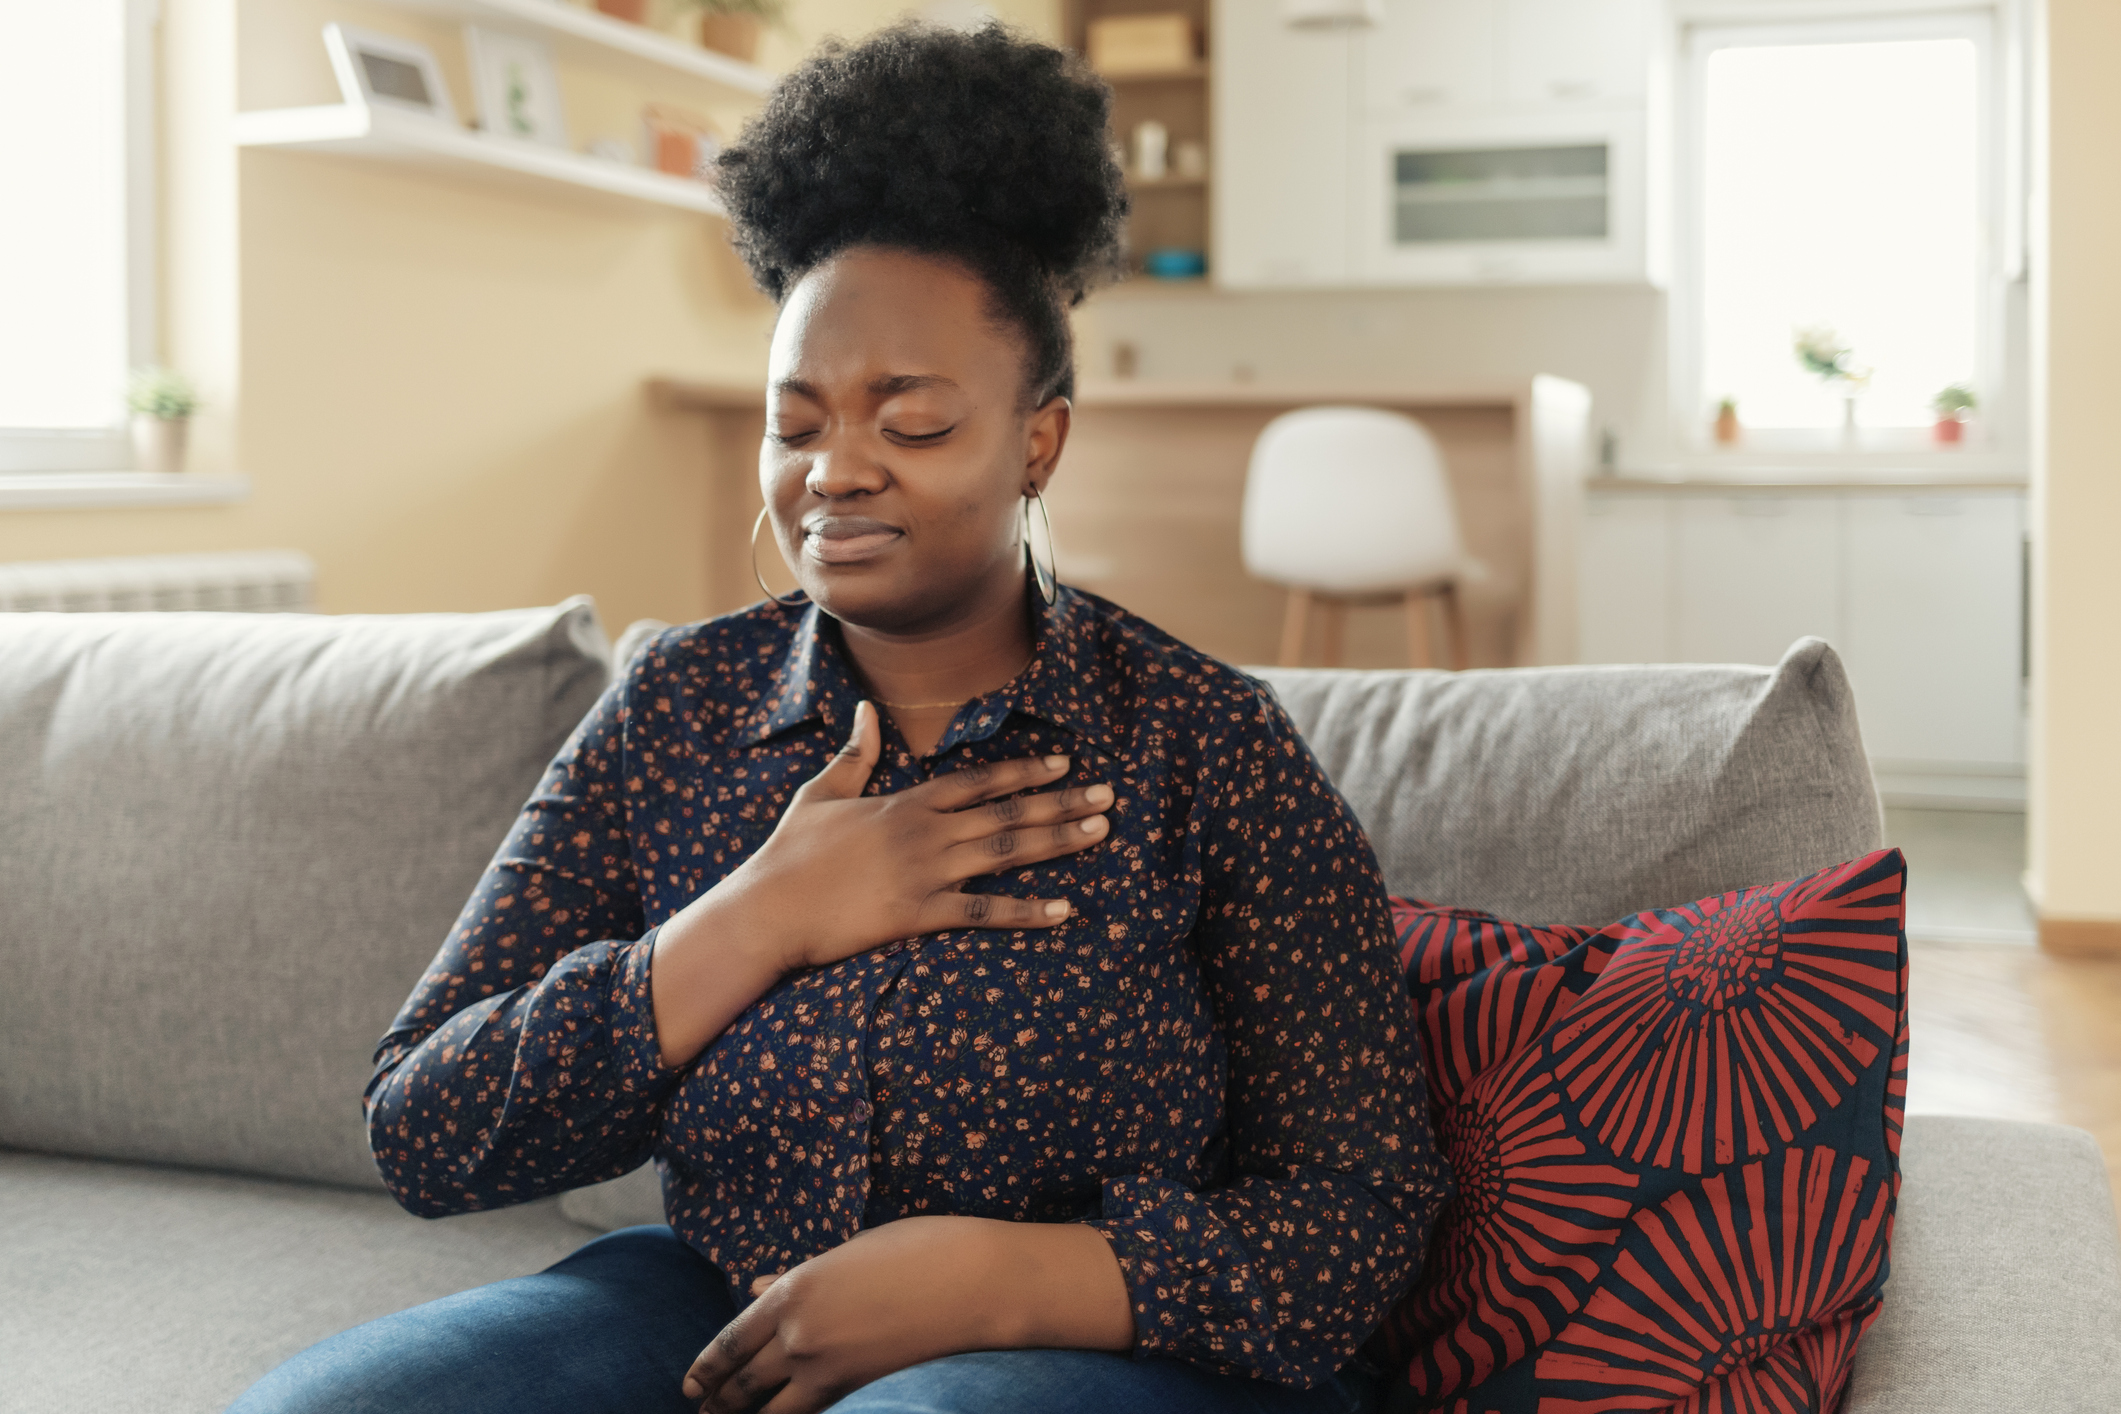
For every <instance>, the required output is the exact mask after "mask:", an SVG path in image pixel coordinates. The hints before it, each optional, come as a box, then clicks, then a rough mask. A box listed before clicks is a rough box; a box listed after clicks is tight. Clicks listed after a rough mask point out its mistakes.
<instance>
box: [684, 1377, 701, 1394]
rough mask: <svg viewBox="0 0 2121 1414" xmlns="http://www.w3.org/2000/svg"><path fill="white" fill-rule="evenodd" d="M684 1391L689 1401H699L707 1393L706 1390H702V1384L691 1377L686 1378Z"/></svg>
mask: <svg viewBox="0 0 2121 1414" xmlns="http://www.w3.org/2000/svg"><path fill="white" fill-rule="evenodd" d="M684 1389H685V1397H686V1398H687V1399H698V1398H699V1397H700V1396H701V1395H702V1394H705V1393H706V1391H705V1390H703V1389H701V1388H700V1382H699V1381H698V1380H696V1379H694V1378H693V1377H692V1376H690V1375H687V1376H686V1377H685V1385H684Z"/></svg>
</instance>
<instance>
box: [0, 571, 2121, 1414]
mask: <svg viewBox="0 0 2121 1414" xmlns="http://www.w3.org/2000/svg"><path fill="white" fill-rule="evenodd" d="M606 674H607V663H606V647H605V643H604V639H603V636H602V634H601V633H600V632H599V630H598V628H597V625H596V621H595V617H594V614H593V612H592V611H591V610H590V608H589V606H588V605H587V604H586V603H582V602H574V603H569V604H565V605H561V606H558V607H556V608H551V609H538V610H524V611H519V612H514V613H506V614H487V615H477V616H417V617H405V618H392V619H381V618H315V617H306V616H247V615H209V614H198V615H185V614H142V615H87V614H84V615H59V614H16V615H6V614H0V1411H6V1414H16V1411H22V1414H28V1412H29V1411H36V1414H65V1412H66V1411H76V1410H80V1411H89V1410H94V1411H99V1414H101V1411H107V1410H110V1409H115V1408H120V1407H130V1406H135V1405H144V1406H148V1407H153V1408H156V1409H161V1410H169V1411H174V1414H194V1412H195V1411H196V1414H208V1411H213V1410H218V1409H219V1408H221V1407H222V1406H223V1405H224V1404H225V1403H226V1402H227V1401H228V1400H229V1399H230V1398H231V1397H232V1396H234V1395H235V1394H236V1393H237V1392H239V1391H240V1390H241V1389H243V1388H244V1387H245V1386H246V1385H248V1384H249V1383H250V1382H251V1381H252V1380H253V1379H255V1378H256V1377H257V1376H258V1375H259V1374H261V1373H262V1372H263V1371H265V1370H266V1369H268V1368H269V1367H271V1366H272V1365H273V1364H275V1363H276V1362H278V1361H279V1360H281V1359H282V1358H284V1357H285V1356H287V1355H289V1354H292V1353H293V1352H294V1351H296V1350H298V1349H300V1348H302V1347H303V1346H305V1345H308V1344H309V1343H311V1342H312V1341H315V1340H317V1339H319V1338H321V1337H323V1336H325V1335H328V1334H330V1333H331V1332H333V1331H336V1330H339V1329H341V1328H343V1327H345V1326H348V1325H351V1324H353V1323H355V1322H358V1321H362V1320H366V1319H368V1318H370V1317H373V1316H377V1315H380V1314H383V1313H385V1312H388V1311H392V1310H396V1309H399V1308H402V1307H404V1306H407V1305H410V1304H412V1303H415V1302H419V1301H424V1300H427V1299H430V1298H432V1297H436V1296H440V1295H443V1294H445V1293H448V1292H452V1291H457V1290H461V1289H463V1288H465V1287H468V1286H472V1285H475V1284H478V1283H481V1282H486V1281H491V1280H495V1279H498V1278H501V1277H506V1276H511V1275H515V1274H518V1273H522V1272H525V1271H529V1270H532V1269H535V1268H537V1267H539V1266H541V1265H543V1264H545V1263H547V1262H550V1261H552V1260H554V1259H555V1258H557V1257H559V1256H560V1255H562V1254H563V1253H565V1252H567V1251H569V1250H571V1249H572V1248H573V1247H574V1246H576V1245H578V1244H579V1243H580V1242H582V1241H584V1240H585V1239H586V1238H587V1237H588V1236H589V1228H590V1227H592V1226H598V1225H607V1224H615V1223H619V1222H624V1221H627V1220H629V1219H631V1218H633V1217H636V1216H644V1215H646V1214H652V1213H653V1211H654V1194H653V1191H652V1181H651V1180H650V1178H649V1171H648V1170H645V1169H644V1170H641V1171H640V1172H639V1173H637V1174H636V1175H633V1176H630V1177H629V1178H627V1179H622V1180H619V1181H618V1182H617V1183H615V1184H610V1185H604V1186H603V1187H602V1188H601V1189H599V1190H591V1191H585V1192H583V1193H577V1194H571V1195H568V1197H567V1198H566V1199H564V1200H560V1201H554V1200H546V1201H543V1202H538V1203H532V1204H528V1205H526V1206H524V1207H522V1208H518V1209H514V1210H510V1211H506V1212H498V1213H488V1214H480V1215H475V1216H471V1217H462V1218H452V1219H448V1220H445V1221H441V1222H422V1221H420V1220H418V1219H415V1218H412V1217H409V1216H407V1215H405V1214H404V1213H402V1212H400V1211H399V1210H398V1209H397V1208H396V1207H395V1206H394V1205H393V1204H392V1203H391V1201H390V1200H389V1198H388V1197H386V1196H385V1195H384V1194H383V1192H382V1190H381V1186H380V1184H379V1183H378V1181H377V1179H376V1177H375V1174H374V1171H373V1168H372V1167H371V1165H370V1163H369V1160H368V1155H367V1149H366V1145H365V1143H364V1140H363V1136H362V1131H361V1123H360V1107H359V1095H360V1092H361V1088H362V1085H363V1083H364V1082H365V1081H366V1079H367V1075H368V1064H369V1061H368V1058H369V1053H370V1050H371V1048H372V1046H373V1044H374V1042H375V1039H376V1038H377V1036H379V1035H380V1034H381V1032H382V1031H383V1029H384V1027H385V1026H386V1025H387V1024H388V1023H389V1020H390V1018H391V1016H392V1014H393V1013H394V1012H395V1011H396V1009H397V1006H398V1004H399V1002H400V1001H401V1000H402V998H403V997H404V995H405V993H406V991H407V989H408V988H409V987H410V986H411V984H412V982H413V980H414V978H416V977H417V976H418V974H419V972H420V970H421V968H422V966H423V965H424V964H425V963H426V961H427V959H428V957H429V956H430V955H431V953H432V952H433V950H434V948H435V946H436V944H437V943H438V941H439V940H440V938H441V936H442V933H443V931H444V929H445V928H446V927H447V925H448V923H449V921H450V920H451V918H452V917H453V916H454V914H455V912H456V909H457V907H458V905H459V904H460V903H461V902H462V900H463V899H464V897H465V896H466V895H467V894H468V893H469V891H470V889H471V886H472V884H473V882H474V880H475V879H476V878H477V876H478V874H479V871H480V869H481V867H482V866H483V865H484V863H485V861H486V859H487V857H488V855H489V854H490V852H491V851H492V849H493V847H494V845H495V844H496V843H497V842H498V841H499V839H500V838H501V836H502V834H503V833H504V831H505V830H506V828H507V825H508V822H509V820H510V818H511V817H512V815H513V813H514V811H515V809H516V807H517V805H518V804H519V803H520V801H521V800H522V798H523V797H524V795H525V794H526V793H527V792H528V790H529V789H530V787H531V785H532V783H533V782H534V781H535V779H536V777H537V775H538V772H539V770H540V768H541V767H542V766H543V764H544V763H545V761H546V760H547V759H548V758H549V757H550V756H551V754H552V752H553V751H554V750H555V749H556V748H557V747H558V746H559V744H560V743H561V741H562V740H563V739H564V738H565V736H566V734H567V732H568V730H569V729H570V728H571V726H572V725H573V723H574V722H575V721H576V719H577V718H579V717H580V715H581V714H582V712H583V711H584V709H586V708H587V706H588V705H589V703H590V701H591V700H592V698H593V697H594V696H595V694H596V693H597V691H598V690H599V689H600V688H601V686H602V685H603V682H604V680H605V677H606ZM1266 676H1267V677H1269V678H1270V679H1271V680H1272V681H1273V683H1274V685H1275V687H1276V690H1277V691H1278V692H1279V693H1280V694H1281V696H1282V698H1283V700H1284V701H1285V702H1286V703H1287V704H1288V706H1289V708H1290V710H1291V712H1292V713H1293V714H1294V715H1295V717H1296V719H1297V721H1298V723H1299V724H1300V725H1301V727H1302V728H1303V730H1304V732H1305V734H1306V736H1307V737H1309V739H1310V740H1311V743H1312V745H1313V746H1314V748H1315V749H1316V750H1317V751H1318V753H1319V755H1320V757H1321V759H1322V760H1323V761H1324V762H1325V765H1326V767H1327V769H1328V770H1329V771H1330V772H1331V773H1332V774H1333V775H1334V777H1335V779H1336V780H1337V781H1338V782H1339V783H1340V784H1341V786H1342V788H1343V789H1344V790H1345V791H1346V792H1347V794H1348V796H1349V798H1350V799H1351V801H1352V802H1353V803H1354V806H1355V808H1356V810H1357V811H1358V813H1359V814H1360V815H1361V816H1362V818H1363V820H1364V822H1365V824H1366V825H1367V826H1368V827H1369V829H1370V831H1371V833H1372V835H1373V838H1374V839H1375V842H1376V844H1377V847H1378V852H1379V855H1380V857H1381V858H1382V860H1383V861H1384V865H1385V870H1386V875H1387V878H1388V880H1389V882H1390V883H1391V885H1392V887H1393V888H1394V890H1395V891H1397V892H1402V893H1413V894H1420V895H1423V896H1426V897H1430V898H1437V899H1443V900H1448V901H1451V902H1455V903H1463V904H1472V905H1478V906H1483V907H1488V908H1493V909H1496V910H1498V911H1500V912H1503V913H1505V914H1508V915H1511V916H1515V917H1520V918H1528V919H1562V920H1578V921H1582V920H1592V921H1600V922H1603V921H1608V920H1610V919H1612V918H1614V917H1617V916H1619V915H1621V914H1623V913H1626V912H1628V911H1631V910H1633V909H1635V908H1639V907H1643V906H1647V905H1652V904H1659V903H1670V902H1677V901H1682V900H1687V899H1692V898H1696V897H1700V896H1703V895H1706V894H1709V893H1713V892H1717V891H1719V890H1723V889H1727V888H1731V887H1735V886H1738V885H1742V884H1746V883H1751V882H1758V881H1763V880H1767V879H1773V878H1787V877H1790V876H1792V875H1794V874H1798V873H1801V872H1804V871H1807V870H1810V869H1812V868H1815V867H1817V866H1820V865H1823V864H1826V863H1830V862H1833V861H1835V860H1839V859H1843V858H1846V857H1850V856H1853V855H1855V854H1858V853H1860V852H1862V851H1864V850H1866V849H1869V848H1871V847H1873V846H1874V845H1875V844H1876V843H1877V839H1878V812H1877V804H1876V800H1875V797H1874V796H1873V794H1872V790H1871V786H1870V780H1869V776H1868V773H1867V771H1866V769H1865V765H1864V760H1863V756H1862V747H1861V741H1860V739H1859V737H1858V734H1857V730H1856V725H1855V718H1854V710H1853V704H1852V702H1851V700H1850V697H1849V692H1848V687H1847V683H1846V680H1845V679H1844V678H1843V676H1842V673H1841V669H1840V666H1839V664H1838V662H1837V661H1836V660H1835V658H1834V656H1833V654H1832V653H1831V652H1830V651H1829V650H1828V649H1827V648H1826V647H1825V645H1823V644H1819V643H1816V642H1805V643H1800V644H1799V645H1797V646H1796V647H1795V648H1793V649H1792V650H1791V652H1790V655H1789V656H1788V657H1787V658H1785V659H1784V661H1783V663H1782V664H1781V665H1780V666H1779V667H1778V668H1776V669H1774V670H1772V671H1765V670H1758V669H1750V668H1706V667H1703V668H1640V669H1631V668H1587V669H1553V670H1536V671H1521V672H1501V673H1467V674H1462V675H1457V676H1452V675H1447V674H1437V673H1369V674H1360V673H1327V672H1291V671H1277V672H1269V673H1267V674H1266ZM1916 871H1917V878H1918V880H1919V878H1920V861H1916ZM1918 887H1919V883H1918ZM1920 1044H1921V1038H1920V1037H1919V1036H1918V1037H1917V1038H1916V1045H1917V1046H1918V1047H1919V1046H1920ZM1904 1162H1905V1175H1906V1178H1905V1188H1904V1190H1903V1194H1902V1199H1901V1210H1900V1211H1901V1216H1900V1225H1899V1230H1898V1236H1897V1240H1896V1243H1895V1247H1894V1252H1893V1275H1892V1283H1891V1286H1890V1288H1889V1292H1888V1297H1887V1303H1886V1309H1885V1314H1884V1316H1883V1317H1882V1318H1881V1320H1880V1322H1879V1324H1878V1325H1877V1327H1876V1328H1874V1330H1873V1331H1872V1333H1871V1335H1870V1337H1869V1338H1868V1340H1867V1341H1866V1342H1865V1344H1864V1347H1863V1349H1862V1352H1861V1354H1860V1357H1859V1360H1858V1365H1857V1372H1856V1380H1855V1387H1854V1390H1853V1393H1852V1396H1851V1399H1850V1401H1849V1404H1848V1408H1849V1409H1851V1410H1854V1411H1860V1414H1884V1412H1885V1411H1908V1414H1916V1412H1917V1411H1921V1414H1946V1412H1947V1411H1952V1412H1953V1414H1956V1411H1969V1414H1971V1411H1976V1410H1979V1411H1984V1414H1986V1411H1994V1410H2005V1409H2029V1410H2084V1411H2094V1410H2097V1411H2102V1412H2103V1411H2110V1410H2113V1409H2116V1408H2121V1374H2117V1372H2121V1247H2117V1242H2116V1236H2115V1226H2114V1215H2113V1207H2112V1203H2111V1200H2110V1197H2109V1193H2108V1189H2107V1183H2106V1173H2105V1169H2104V1166H2103V1164H2102V1163H2101V1160H2100V1157H2099V1154H2098V1151H2097V1150H2096V1149H2095V1148H2094V1147H2093V1145H2092V1143H2091V1140H2090V1139H2089V1137H2088V1136H2086V1135H2084V1134H2081V1133H2079V1132H2077V1131H2073V1130H2067V1129H2060V1128H2056V1127H2052V1126H2045V1125H2032V1124H2010V1123H2001V1122H1995V1121H1982V1120H1965V1119H1939V1118H1929V1119H1923V1118H1918V1119H1915V1120H1913V1121H1912V1122H1911V1123H1910V1124H1909V1126H1908V1130H1907V1138H1906V1148H1905V1155H1904Z"/></svg>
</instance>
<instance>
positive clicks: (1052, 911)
mask: <svg viewBox="0 0 2121 1414" xmlns="http://www.w3.org/2000/svg"><path fill="white" fill-rule="evenodd" d="M1046 916H1047V917H1048V918H1066V917H1067V916H1068V905H1066V904H1065V903H1049V904H1047V905H1046Z"/></svg>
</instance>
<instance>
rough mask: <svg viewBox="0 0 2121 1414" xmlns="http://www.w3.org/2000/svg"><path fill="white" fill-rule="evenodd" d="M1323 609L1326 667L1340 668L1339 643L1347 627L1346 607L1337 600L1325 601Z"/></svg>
mask: <svg viewBox="0 0 2121 1414" xmlns="http://www.w3.org/2000/svg"><path fill="white" fill-rule="evenodd" d="M1324 608H1325V611H1326V632H1325V639H1326V642H1325V650H1326V651H1325V659H1326V666H1327V667H1329V668H1337V667H1339V666H1340V650H1341V643H1342V640H1343V639H1344V637H1345V636H1346V631H1347V627H1348V606H1347V605H1346V604H1344V603H1342V602H1341V601H1340V600H1338V599H1328V600H1326V601H1325V604H1324Z"/></svg>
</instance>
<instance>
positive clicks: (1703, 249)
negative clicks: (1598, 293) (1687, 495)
mask: <svg viewBox="0 0 2121 1414" xmlns="http://www.w3.org/2000/svg"><path fill="white" fill-rule="evenodd" d="M1993 50H1994V46H1993V43H1992V40H1991V35H1990V27H1989V22H1988V19H1987V17H1986V16H1985V15H1982V14H1979V13H1968V12H1959V13H1957V14H1953V15H1942V16H1935V17H1922V16H1911V17H1902V18H1895V19H1883V20H1870V21H1861V20H1849V21H1832V22H1825V23H1806V24H1788V25H1773V26H1759V27H1749V28H1743V29H1741V28H1735V27H1733V28H1702V29H1697V30H1695V31H1693V32H1692V33H1691V34H1690V36H1689V44H1688V51H1689V52H1688V66H1687V72H1688V80H1689V82H1688V86H1687V88H1688V92H1687V102H1688V104H1689V108H1690V117H1691V122H1689V123H1687V124H1685V125H1683V132H1684V133H1685V136H1686V141H1687V146H1688V148H1689V149H1690V150H1689V151H1688V152H1687V153H1686V154H1685V157H1684V159H1683V160H1684V161H1685V162H1686V170H1685V171H1684V180H1683V182H1682V186H1681V190H1682V192H1683V193H1684V197H1683V200H1684V201H1685V202H1686V208H1685V209H1684V211H1683V218H1684V220H1685V223H1686V224H1685V227H1684V229H1685V230H1686V231H1687V233H1688V235H1689V236H1690V239H1689V240H1687V241H1685V242H1683V246H1682V248H1683V250H1684V251H1685V253H1686V257H1687V260H1686V266H1685V269H1684V274H1683V279H1684V287H1683V289H1682V292H1681V298H1680V300H1679V301H1678V302H1677V303H1676V304H1675V313H1676V314H1678V316H1679V318H1680V321H1681V327H1680V328H1679V329H1678V330H1677V331H1676V332H1677V334H1678V338H1677V341H1676V343H1677V348H1678V351H1679V355H1680V357H1679V361H1678V363H1677V365H1676V367H1677V368H1678V369H1679V370H1680V372H1681V378H1682V383H1681V386H1680V387H1679V388H1678V389H1677V390H1676V391H1677V393H1678V397H1677V399H1676V404H1675V405H1676V408H1677V410H1678V412H1679V415H1680V416H1681V418H1682V419H1684V420H1685V423H1686V425H1685V428H1684V430H1685V431H1686V432H1687V433H1688V434H1689V437H1688V440H1689V441H1691V442H1693V443H1695V444H1697V445H1698V444H1699V443H1700V442H1701V441H1703V440H1704V439H1705V438H1706V436H1707V433H1708V429H1709V427H1710V425H1711V423H1712V421H1713V420H1714V418H1715V414H1716V410H1717V406H1718V404H1719V403H1720V402H1722V401H1723V400H1724V399H1726V398H1728V399H1731V400H1732V401H1733V402H1734V403H1735V404H1736V411H1737V414H1738V418H1739V421H1740V422H1741V423H1742V424H1743V426H1744V428H1745V437H1746V442H1747V444H1748V445H1750V446H1753V447H1755V448H1756V449H1758V448H1762V447H1765V448H1767V449H1770V450H1782V451H1797V450H1804V449H1807V448H1809V449H1814V450H1836V451H1846V450H1850V449H1857V450H1864V449H1868V450H1891V449H1895V448H1913V447H1916V446H1921V445H1924V444H1925V439H1926V434H1925V433H1923V432H1921V431H1919V429H1926V428H1927V427H1928V426H1929V425H1930V424H1931V423H1932V422H1933V421H1934V420H1935V416H1936V414H1935V413H1934V411H1933V410H1932V400H1933V399H1935V398H1936V397H1937V395H1938V394H1939V393H1940V392H1942V391H1943V390H1944V389H1945V388H1947V387H1949V386H1952V385H1964V386H1968V387H1971V388H1972V389H1974V391H1975V393H1976V395H1977V396H1983V395H1986V396H1988V397H1990V398H1993V396H1994V394H1995V393H1996V391H1997V384H1998V382H1999V376H1998V375H1999V369H1998V366H1997V365H1998V354H1997V346H1998V344H1999V343H2000V331H1999V325H2000V317H1999V314H1998V308H1999V300H1998V298H1997V296H1998V291H1999V290H2000V281H1999V274H1998V272H1999V268H2000V261H1999V259H1998V250H1999V237H2000V222H1999V221H1998V219H1997V218H1998V213H1999V210H2000V207H2001V202H2000V200H1999V196H1998V193H1999V190H2000V183H1999V181H1998V166H1999V164H1998V161H1997V157H1998V154H1999V152H2000V150H2001V143H2000V141H1999V140H1998V137H1997V133H1996V126H1997V120H1996V109H1997V104H1996V100H1995V90H1996V83H1995V78H1994V72H1993V57H1992V56H1993ZM1807 335H1809V336H1810V337H1809V338H1808V339H1807V340H1806V341H1807V342H1808V343H1810V344H1811V345H1812V347H1813V348H1814V350H1815V355H1814V359H1813V365H1812V367H1811V368H1810V369H1808V368H1807V367H1806V366H1805V364H1804V363H1803V362H1802V361H1800V358H1799V356H1798V351H1797V345H1798V343H1799V341H1800V339H1801V338H1805V336H1807Z"/></svg>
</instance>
